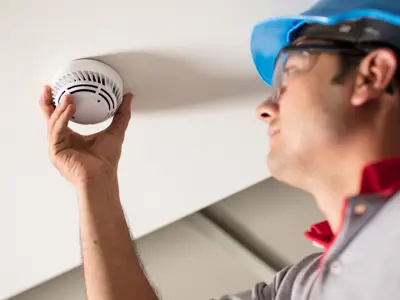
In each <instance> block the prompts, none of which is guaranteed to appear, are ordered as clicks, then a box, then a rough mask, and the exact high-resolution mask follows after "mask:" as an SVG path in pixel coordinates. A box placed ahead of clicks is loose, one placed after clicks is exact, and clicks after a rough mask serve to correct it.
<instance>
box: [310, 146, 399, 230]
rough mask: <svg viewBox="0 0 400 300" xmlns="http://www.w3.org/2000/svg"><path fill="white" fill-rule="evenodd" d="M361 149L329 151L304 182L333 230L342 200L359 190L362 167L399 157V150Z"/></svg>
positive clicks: (338, 217)
mask: <svg viewBox="0 0 400 300" xmlns="http://www.w3.org/2000/svg"><path fill="white" fill-rule="evenodd" d="M363 150H366V149H365V148H364V149H363ZM363 150H361V149H360V151H354V149H352V151H349V149H347V151H346V150H345V149H342V150H341V151H335V153H331V155H330V156H331V157H329V156H328V157H327V156H324V163H323V162H321V164H319V166H318V170H319V171H318V174H314V176H312V179H310V180H309V182H308V183H307V190H308V191H309V192H310V193H311V194H312V195H313V196H314V198H315V200H316V202H317V204H318V206H319V208H320V210H321V211H322V213H323V214H324V215H325V216H326V218H327V220H328V222H329V224H330V226H331V229H332V231H333V232H337V231H338V229H339V226H340V223H341V219H342V210H343V206H344V200H345V199H347V198H349V197H351V196H355V195H358V194H359V193H360V186H361V179H362V172H363V170H364V169H365V167H366V166H368V165H370V164H372V163H375V162H378V161H381V160H383V159H386V158H389V157H395V156H400V152H399V151H363ZM346 153H347V154H346ZM332 162H334V163H332Z"/></svg>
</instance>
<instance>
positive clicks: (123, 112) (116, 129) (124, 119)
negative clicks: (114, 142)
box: [107, 93, 133, 137]
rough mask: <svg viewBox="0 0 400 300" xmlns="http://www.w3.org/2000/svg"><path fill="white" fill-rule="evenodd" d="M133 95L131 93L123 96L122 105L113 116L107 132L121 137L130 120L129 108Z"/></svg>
mask: <svg viewBox="0 0 400 300" xmlns="http://www.w3.org/2000/svg"><path fill="white" fill-rule="evenodd" d="M132 100H133V95H132V94H131V93H128V94H125V95H124V98H123V99H122V103H121V105H120V107H119V108H118V111H117V112H116V114H115V115H114V119H113V120H112V122H111V124H110V126H109V127H108V129H107V131H108V132H110V133H111V134H113V135H116V136H119V137H123V136H124V135H125V131H126V129H127V128H128V125H129V121H130V119H131V114H132V113H131V106H132Z"/></svg>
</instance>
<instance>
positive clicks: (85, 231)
mask: <svg viewBox="0 0 400 300" xmlns="http://www.w3.org/2000/svg"><path fill="white" fill-rule="evenodd" d="M78 192H79V206H80V223H81V224H80V225H81V240H82V241H81V242H82V256H83V267H84V276H85V282H86V292H87V297H88V299H89V300H157V296H156V294H155V292H154V291H153V289H152V288H151V286H150V284H149V282H148V280H147V278H146V276H145V274H144V272H143V270H142V268H141V265H140V263H139V259H138V257H137V255H136V252H135V249H134V246H133V244H132V241H131V238H130V234H129V229H128V225H127V223H126V220H125V216H124V213H123V210H122V206H121V202H120V198H119V188H118V179H117V176H116V175H115V176H107V177H106V176H104V178H102V179H97V180H92V181H88V182H85V183H84V184H82V185H81V186H79V187H78Z"/></svg>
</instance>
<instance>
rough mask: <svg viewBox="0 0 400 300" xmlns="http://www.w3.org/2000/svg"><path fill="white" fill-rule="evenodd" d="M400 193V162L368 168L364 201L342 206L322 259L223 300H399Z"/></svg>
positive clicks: (302, 263) (304, 262)
mask: <svg viewBox="0 0 400 300" xmlns="http://www.w3.org/2000/svg"><path fill="white" fill-rule="evenodd" d="M388 175H390V176H388ZM399 190H400V159H392V160H388V161H384V162H379V163H377V164H374V165H371V166H368V167H366V169H365V170H364V172H363V178H362V183H361V192H360V195H357V196H355V197H352V198H349V199H347V200H346V202H345V203H344V204H345V205H344V210H343V218H342V224H341V228H340V230H339V231H338V234H337V235H336V236H332V241H330V242H328V243H325V246H326V249H325V252H324V253H323V254H322V255H321V254H313V255H310V256H308V257H306V258H304V259H303V260H301V261H300V262H298V263H297V264H295V265H292V266H289V267H287V268H285V269H283V270H282V271H280V272H278V273H277V274H276V276H275V278H274V280H273V281H272V282H271V283H270V284H266V283H258V284H256V285H255V286H254V288H253V289H252V290H249V291H245V292H243V293H239V294H236V295H228V296H224V297H222V298H220V300H317V299H318V300H338V299H340V300H358V299H363V300H377V299H382V300H392V299H393V300H394V299H396V300H400V192H399ZM325 238H326V237H325ZM325 242H326V240H325Z"/></svg>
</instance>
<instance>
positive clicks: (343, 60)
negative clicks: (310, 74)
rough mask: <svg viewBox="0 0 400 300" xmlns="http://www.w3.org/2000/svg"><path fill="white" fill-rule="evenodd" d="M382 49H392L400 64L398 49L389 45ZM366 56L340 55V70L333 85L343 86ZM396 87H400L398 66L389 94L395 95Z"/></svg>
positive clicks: (333, 80) (399, 69)
mask: <svg viewBox="0 0 400 300" xmlns="http://www.w3.org/2000/svg"><path fill="white" fill-rule="evenodd" d="M382 47H385V48H390V49H392V50H393V51H394V53H395V55H396V57H397V61H398V62H399V63H400V59H399V57H400V51H398V50H397V49H393V48H392V47H390V46H389V47H388V45H382ZM364 57H365V56H354V55H348V54H346V53H339V70H338V71H337V73H336V74H335V75H334V76H333V78H332V83H334V84H343V83H344V82H345V80H346V78H347V77H348V76H349V75H350V72H352V71H353V70H354V69H355V68H356V67H357V66H358V65H359V64H360V63H361V61H362V60H363V58H364ZM394 86H397V87H400V66H399V65H398V66H397V69H396V71H395V74H394V76H393V81H392V83H391V84H390V85H389V86H388V92H389V93H391V94H393V92H394V90H393V88H394Z"/></svg>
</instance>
